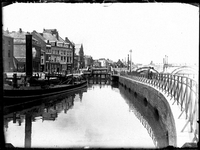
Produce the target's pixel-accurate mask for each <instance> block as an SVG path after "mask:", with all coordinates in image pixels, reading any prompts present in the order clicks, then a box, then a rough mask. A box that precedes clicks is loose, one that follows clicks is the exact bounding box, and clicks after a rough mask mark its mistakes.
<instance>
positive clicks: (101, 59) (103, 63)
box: [99, 58, 107, 68]
mask: <svg viewBox="0 0 200 150" xmlns="http://www.w3.org/2000/svg"><path fill="white" fill-rule="evenodd" d="M99 62H100V63H101V67H103V68H104V67H107V60H106V59H105V58H100V59H99Z"/></svg>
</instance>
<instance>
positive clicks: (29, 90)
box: [3, 35, 87, 107]
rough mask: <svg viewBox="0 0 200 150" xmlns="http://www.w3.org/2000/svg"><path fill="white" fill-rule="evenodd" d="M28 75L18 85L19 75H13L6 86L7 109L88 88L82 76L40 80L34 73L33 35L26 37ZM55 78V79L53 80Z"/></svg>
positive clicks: (4, 94)
mask: <svg viewBox="0 0 200 150" xmlns="http://www.w3.org/2000/svg"><path fill="white" fill-rule="evenodd" d="M26 68H27V69H26V74H25V76H24V77H23V78H24V81H25V82H24V83H23V84H20V85H19V84H18V80H19V79H21V78H22V77H21V78H18V77H17V74H14V75H13V78H12V80H11V81H10V82H12V83H11V84H10V85H9V84H8V83H7V84H4V91H3V98H4V100H3V104H4V106H5V107H10V106H15V105H21V104H24V103H29V102H32V101H38V100H40V99H43V98H49V97H53V96H59V95H61V94H66V93H69V92H73V91H76V90H78V89H81V88H84V87H86V86H87V80H86V79H85V78H84V76H82V75H75V74H71V75H68V76H58V75H54V76H47V79H40V78H37V77H36V76H33V72H32V35H26ZM52 77H53V78H52Z"/></svg>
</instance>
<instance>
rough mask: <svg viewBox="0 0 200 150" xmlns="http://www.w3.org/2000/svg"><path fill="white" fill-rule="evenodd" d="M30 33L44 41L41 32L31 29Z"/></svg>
mask: <svg viewBox="0 0 200 150" xmlns="http://www.w3.org/2000/svg"><path fill="white" fill-rule="evenodd" d="M32 33H34V34H35V35H36V36H38V37H39V38H40V39H42V40H43V41H45V38H44V37H43V36H42V33H38V32H37V31H33V32H32Z"/></svg>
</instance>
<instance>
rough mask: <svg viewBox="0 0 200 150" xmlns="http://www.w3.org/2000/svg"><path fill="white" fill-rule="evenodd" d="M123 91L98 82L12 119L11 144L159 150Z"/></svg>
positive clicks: (7, 125)
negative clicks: (155, 148) (154, 149)
mask: <svg viewBox="0 0 200 150" xmlns="http://www.w3.org/2000/svg"><path fill="white" fill-rule="evenodd" d="M120 88H122V87H120ZM120 88H119V87H118V86H111V85H110V84H105V83H104V84H96V83H95V82H93V83H92V84H90V85H89V86H88V87H87V88H85V89H82V90H79V91H77V92H76V93H73V94H71V95H68V96H66V98H64V99H62V100H57V101H52V102H51V103H44V104H40V105H39V106H34V107H31V108H27V109H25V108H24V109H23V110H22V111H17V112H14V113H10V114H7V115H5V116H4V134H5V140H6V143H11V144H12V145H13V146H15V147H36V148H37V147H42V148H48V147H49V148H66V147H111V148H113V147H133V148H154V147H155V145H156V142H155V140H153V139H154V138H155V137H154V136H153V135H152V133H151V131H150V130H149V127H147V126H148V125H147V124H148V123H147V122H146V125H144V124H145V123H144V122H145V121H141V116H140V114H139V113H137V112H138V110H136V108H135V107H134V106H133V104H130V103H129V99H128V97H126V96H125V95H127V94H126V93H125V89H121V91H120Z"/></svg>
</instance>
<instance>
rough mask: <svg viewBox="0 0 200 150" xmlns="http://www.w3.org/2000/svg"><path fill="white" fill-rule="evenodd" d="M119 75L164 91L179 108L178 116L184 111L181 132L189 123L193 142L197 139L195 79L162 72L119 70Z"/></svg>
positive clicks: (197, 87) (196, 84)
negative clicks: (147, 72) (184, 117)
mask: <svg viewBox="0 0 200 150" xmlns="http://www.w3.org/2000/svg"><path fill="white" fill-rule="evenodd" d="M120 75H121V76H126V77H129V78H132V79H135V80H137V81H140V82H145V83H147V84H149V85H152V86H153V87H155V88H157V89H159V90H161V91H163V92H165V94H167V96H170V97H171V99H174V102H173V104H174V103H177V105H178V106H180V109H181V113H180V115H179V118H180V117H181V116H182V115H183V114H184V113H185V116H186V120H187V122H186V124H185V125H184V127H183V129H182V130H181V132H183V131H184V130H185V128H186V127H187V125H188V124H189V125H190V132H193V133H194V138H193V142H198V141H199V139H198V137H199V124H198V121H199V117H198V114H199V93H198V89H199V86H198V83H197V81H194V80H193V79H191V78H188V77H185V76H178V75H172V74H162V73H159V74H158V73H152V74H139V73H137V72H131V73H125V72H121V73H120Z"/></svg>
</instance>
